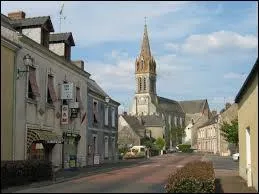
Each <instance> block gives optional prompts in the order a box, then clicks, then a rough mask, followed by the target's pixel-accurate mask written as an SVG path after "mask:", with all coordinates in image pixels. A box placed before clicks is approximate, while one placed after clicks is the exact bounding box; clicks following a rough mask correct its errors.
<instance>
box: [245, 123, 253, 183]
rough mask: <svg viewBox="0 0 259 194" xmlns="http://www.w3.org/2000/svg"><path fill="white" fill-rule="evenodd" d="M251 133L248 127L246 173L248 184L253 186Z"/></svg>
mask: <svg viewBox="0 0 259 194" xmlns="http://www.w3.org/2000/svg"><path fill="white" fill-rule="evenodd" d="M250 136H251V134H250V128H247V129H246V174H247V186H248V187H251V186H252V172H251V137H250Z"/></svg>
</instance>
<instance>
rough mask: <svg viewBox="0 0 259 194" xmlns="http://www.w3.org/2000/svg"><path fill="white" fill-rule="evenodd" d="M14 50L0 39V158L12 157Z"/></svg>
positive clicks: (7, 158)
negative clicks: (4, 44)
mask: <svg viewBox="0 0 259 194" xmlns="http://www.w3.org/2000/svg"><path fill="white" fill-rule="evenodd" d="M15 72H16V70H15V52H14V51H13V50H11V49H9V48H7V47H6V46H3V45H2V41H1V160H11V159H12V158H13V116H14V108H15V106H14V99H15V98H14V96H15V90H14V87H15V85H14V84H15V83H14V82H15V79H16V77H15Z"/></svg>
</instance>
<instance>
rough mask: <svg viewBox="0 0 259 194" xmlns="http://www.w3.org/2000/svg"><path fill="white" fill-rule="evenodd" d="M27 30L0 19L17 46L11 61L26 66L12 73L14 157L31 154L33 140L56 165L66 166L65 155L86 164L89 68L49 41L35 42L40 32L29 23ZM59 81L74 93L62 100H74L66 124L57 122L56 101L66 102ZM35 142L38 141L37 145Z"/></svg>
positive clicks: (29, 155) (3, 28) (58, 105)
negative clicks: (75, 105)
mask: <svg viewBox="0 0 259 194" xmlns="http://www.w3.org/2000/svg"><path fill="white" fill-rule="evenodd" d="M29 31H30V33H29ZM27 32H28V33H27V35H28V36H30V37H27V36H24V35H23V34H22V33H18V32H16V31H14V30H10V29H9V28H6V27H4V26H2V22H1V35H2V36H4V37H5V38H6V39H9V40H12V41H13V42H15V43H16V44H18V45H19V46H20V47H21V49H20V50H19V52H18V53H17V58H16V64H15V65H16V66H17V68H18V69H19V70H22V71H25V72H24V73H23V74H19V77H18V79H16V90H15V93H16V95H15V97H16V101H15V103H14V105H15V120H14V123H15V127H14V130H13V134H12V136H13V139H14V141H13V142H14V143H13V145H14V147H13V151H14V158H13V159H14V160H24V159H28V158H31V157H33V156H32V155H31V149H32V145H35V144H36V148H35V147H34V148H33V149H44V151H43V153H42V154H44V157H46V158H47V159H48V160H50V161H52V163H53V165H55V166H57V167H65V168H66V167H69V160H70V155H74V156H76V158H77V161H76V162H75V163H76V164H77V165H78V166H85V165H86V161H87V142H86V141H87V130H86V129H87V126H86V119H84V120H82V118H83V116H84V115H86V113H87V81H88V79H89V76H90V74H89V73H87V72H86V71H84V69H83V68H84V67H82V68H79V67H77V66H76V65H75V64H73V63H72V62H71V61H69V60H66V59H65V58H63V57H60V56H58V55H57V54H55V53H54V52H52V51H50V50H49V48H48V46H46V45H42V41H41V42H35V41H39V40H38V39H34V38H33V36H35V37H38V36H40V37H42V36H43V35H42V34H39V33H40V32H38V31H37V30H36V31H34V30H33V28H30V30H29V29H28V30H27ZM34 32H35V33H36V34H35V33H34ZM46 37H48V36H46ZM44 41H45V42H47V41H48V40H45V39H44ZM1 55H2V51H1ZM26 56H30V57H31V58H32V59H33V61H32V63H31V64H25V63H24V57H26ZM13 72H15V71H13ZM50 80H51V81H50ZM64 82H67V83H73V90H72V93H73V97H72V99H71V100H68V101H66V104H67V105H69V109H70V105H71V102H75V101H77V102H78V105H79V109H78V110H79V112H78V114H77V116H76V117H75V118H71V117H70V116H69V115H68V116H69V119H68V120H69V122H68V124H61V118H62V117H61V116H62V115H61V113H62V110H61V106H62V105H64V103H65V102H64V100H62V99H61V86H62V84H63V83H64ZM2 83H4V82H2ZM10 83H11V82H10ZM32 93H33V95H32ZM1 94H2V92H1ZM10 96H12V95H10ZM69 113H70V111H69ZM84 117H85V118H86V116H84ZM42 142H43V143H42ZM40 143H42V144H43V147H40V146H38V145H37V144H40ZM37 146H38V148H37Z"/></svg>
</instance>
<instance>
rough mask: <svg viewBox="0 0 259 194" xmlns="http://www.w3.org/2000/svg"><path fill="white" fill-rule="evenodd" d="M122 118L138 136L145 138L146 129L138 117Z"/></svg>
mask: <svg viewBox="0 0 259 194" xmlns="http://www.w3.org/2000/svg"><path fill="white" fill-rule="evenodd" d="M122 117H123V118H124V119H125V121H126V122H127V123H128V124H129V126H130V127H131V128H132V130H134V131H135V132H136V133H137V135H139V136H140V137H144V135H145V130H146V128H145V126H144V125H143V124H141V122H140V120H139V119H138V118H137V117H136V116H131V115H122Z"/></svg>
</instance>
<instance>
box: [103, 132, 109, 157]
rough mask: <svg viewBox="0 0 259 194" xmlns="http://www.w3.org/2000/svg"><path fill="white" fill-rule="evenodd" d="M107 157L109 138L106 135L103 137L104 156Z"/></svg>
mask: <svg viewBox="0 0 259 194" xmlns="http://www.w3.org/2000/svg"><path fill="white" fill-rule="evenodd" d="M108 157H109V139H108V137H107V136H105V137H104V158H108Z"/></svg>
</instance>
